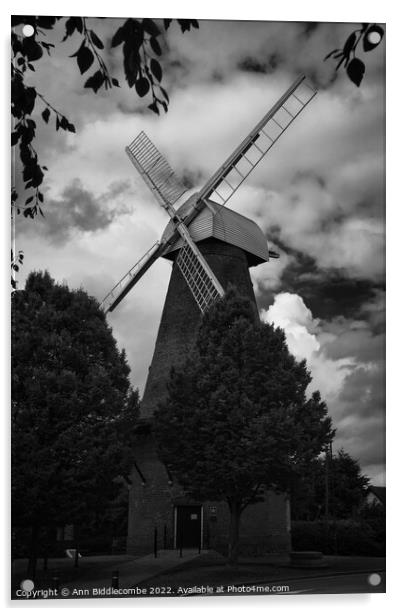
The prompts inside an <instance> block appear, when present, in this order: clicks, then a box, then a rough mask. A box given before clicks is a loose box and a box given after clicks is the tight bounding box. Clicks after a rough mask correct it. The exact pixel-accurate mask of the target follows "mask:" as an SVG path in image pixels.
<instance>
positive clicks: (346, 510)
mask: <svg viewBox="0 0 402 616" xmlns="http://www.w3.org/2000/svg"><path fill="white" fill-rule="evenodd" d="M326 481H328V514H329V515H330V517H331V518H334V519H345V518H349V517H353V516H355V515H357V514H358V512H359V511H360V508H361V507H362V505H363V503H364V499H365V495H366V491H367V486H368V484H369V479H368V477H366V476H365V475H363V474H362V472H361V469H360V466H359V463H358V462H357V460H354V459H353V458H352V457H351V456H350V455H349V454H347V453H346V452H345V451H343V450H342V449H341V450H340V451H339V452H338V453H337V455H335V456H332V457H330V456H329V455H327V456H325V457H324V458H320V459H316V460H313V461H312V462H311V464H308V465H305V467H304V468H303V469H302V473H301V474H300V475H299V476H296V477H295V480H294V483H293V486H292V495H291V513H292V519H293V520H317V519H322V518H323V517H324V516H325V501H326Z"/></svg>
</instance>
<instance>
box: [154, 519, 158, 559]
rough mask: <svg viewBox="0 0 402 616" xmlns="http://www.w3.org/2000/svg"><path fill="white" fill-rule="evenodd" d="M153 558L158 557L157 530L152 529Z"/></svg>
mask: <svg viewBox="0 0 402 616" xmlns="http://www.w3.org/2000/svg"><path fill="white" fill-rule="evenodd" d="M154 557H155V558H157V557H158V529H157V528H156V526H155V528H154Z"/></svg>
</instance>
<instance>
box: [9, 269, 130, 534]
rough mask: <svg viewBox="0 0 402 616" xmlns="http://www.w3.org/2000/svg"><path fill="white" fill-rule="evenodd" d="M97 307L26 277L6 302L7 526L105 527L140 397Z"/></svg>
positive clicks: (41, 277) (82, 296)
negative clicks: (8, 353) (9, 490)
mask: <svg viewBox="0 0 402 616" xmlns="http://www.w3.org/2000/svg"><path fill="white" fill-rule="evenodd" d="M128 374H129V367H128V365H127V362H126V358H125V354H124V351H123V352H119V351H118V349H117V347H116V343H115V341H114V339H113V336H112V333H111V329H110V327H109V326H108V325H107V323H106V321H105V316H104V314H103V313H102V311H101V310H100V309H99V306H98V304H97V302H96V300H95V299H92V298H90V297H89V296H88V295H87V294H86V293H85V292H84V291H80V290H79V291H70V290H69V289H68V288H67V287H66V286H64V285H59V284H55V283H54V281H53V280H52V279H51V277H50V276H49V274H48V273H44V274H43V273H31V274H30V275H29V277H28V279H27V282H26V288H25V290H23V291H18V292H16V293H14V294H13V296H12V418H11V428H12V443H11V451H12V526H13V527H31V528H34V529H36V532H37V534H38V532H39V529H40V528H41V527H42V528H45V529H50V528H53V529H54V528H55V527H56V526H63V525H65V524H76V525H82V524H89V523H90V522H91V520H93V519H94V516H95V517H96V516H97V519H98V521H100V520H102V519H104V516H105V512H107V511H108V509H109V508H110V506H111V504H112V503H113V502H114V499H115V498H116V496H117V495H118V492H119V489H120V487H119V486H120V484H118V483H116V481H115V478H116V477H117V476H119V475H122V474H125V473H127V471H128V470H129V469H130V466H131V463H132V455H133V440H132V439H133V437H132V433H133V430H132V428H133V426H134V423H135V421H136V418H137V415H138V393H137V392H136V391H132V389H131V387H130V384H129V379H128Z"/></svg>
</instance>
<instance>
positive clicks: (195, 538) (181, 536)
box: [176, 505, 201, 548]
mask: <svg viewBox="0 0 402 616" xmlns="http://www.w3.org/2000/svg"><path fill="white" fill-rule="evenodd" d="M176 524H177V526H176V547H177V548H180V547H182V548H198V547H201V505H191V506H190V505H184V506H178V507H177V521H176Z"/></svg>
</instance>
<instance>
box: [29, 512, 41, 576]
mask: <svg viewBox="0 0 402 616" xmlns="http://www.w3.org/2000/svg"><path fill="white" fill-rule="evenodd" d="M38 537H39V527H38V526H37V525H36V524H34V525H33V526H32V529H31V545H30V553H29V560H28V568H27V576H28V578H29V579H31V580H34V579H35V575H36V562H37V559H38Z"/></svg>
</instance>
